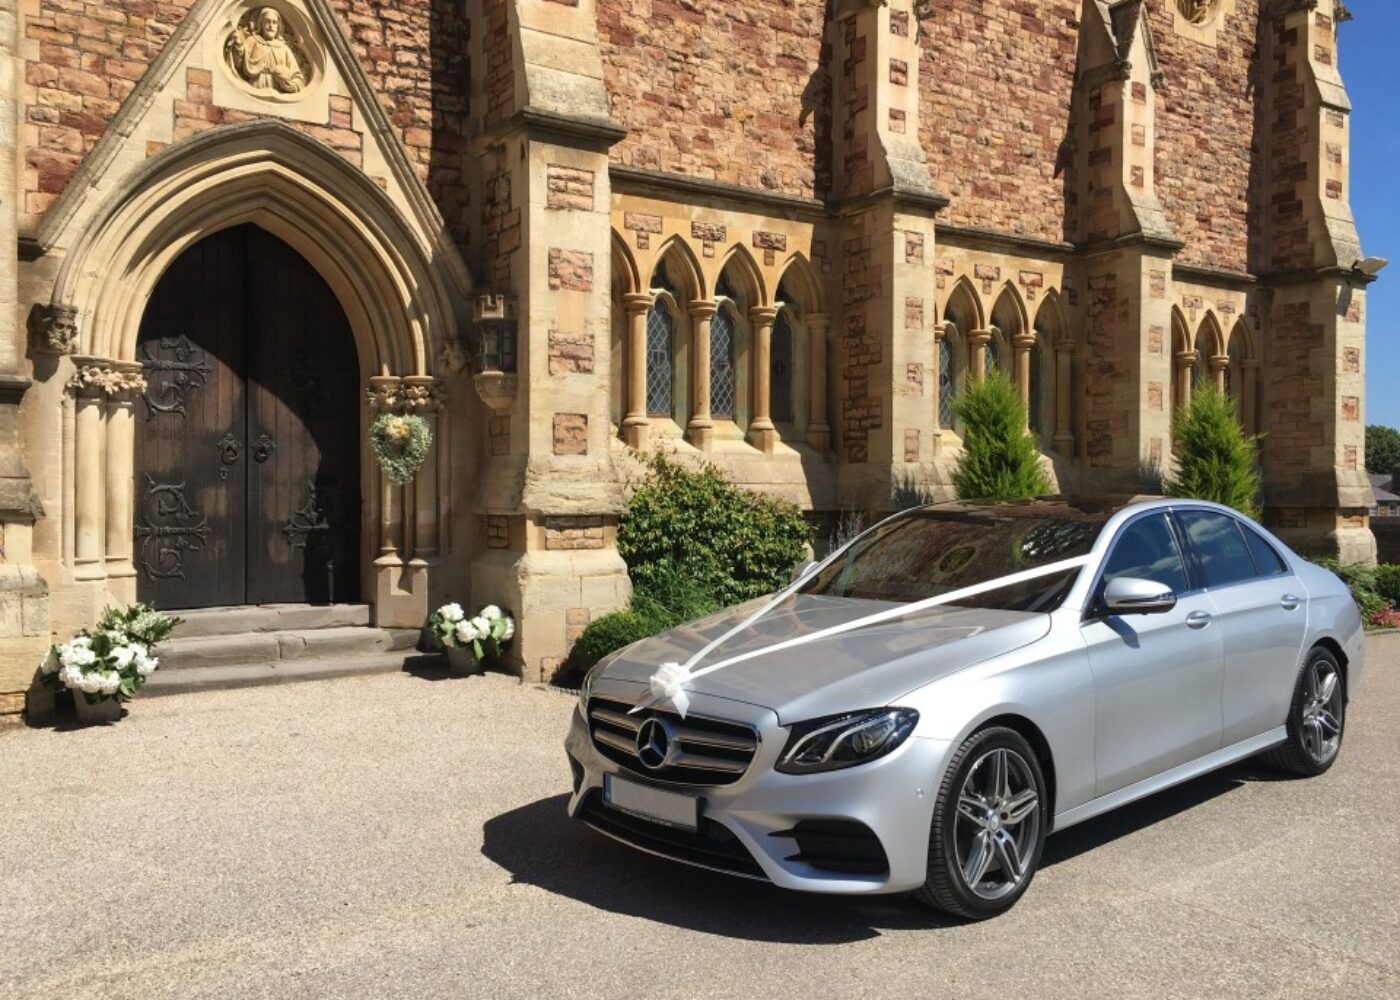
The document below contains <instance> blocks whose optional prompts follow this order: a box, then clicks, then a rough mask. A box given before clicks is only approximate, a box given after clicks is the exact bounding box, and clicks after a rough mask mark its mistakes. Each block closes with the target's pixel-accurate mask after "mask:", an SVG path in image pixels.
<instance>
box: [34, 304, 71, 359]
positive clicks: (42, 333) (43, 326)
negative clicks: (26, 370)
mask: <svg viewBox="0 0 1400 1000" xmlns="http://www.w3.org/2000/svg"><path fill="white" fill-rule="evenodd" d="M29 333H30V336H31V338H32V341H31V342H32V343H33V345H34V349H35V350H37V351H44V352H46V353H49V354H71V353H72V352H73V348H74V347H76V346H77V344H78V310H77V309H75V308H73V307H72V306H60V305H36V306H35V307H34V309H33V311H31V312H30V314H29Z"/></svg>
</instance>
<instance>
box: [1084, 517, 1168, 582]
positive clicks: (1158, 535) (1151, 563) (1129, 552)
mask: <svg viewBox="0 0 1400 1000" xmlns="http://www.w3.org/2000/svg"><path fill="white" fill-rule="evenodd" d="M1120 576H1127V577H1135V578H1137V579H1140V580H1151V581H1152V582H1153V583H1160V584H1162V585H1163V586H1164V587H1167V588H1169V589H1170V590H1171V591H1172V592H1173V593H1176V594H1179V593H1182V592H1183V591H1185V590H1186V589H1187V585H1186V567H1185V566H1184V565H1183V564H1182V561H1181V550H1180V549H1179V548H1177V544H1176V535H1174V534H1173V533H1172V529H1171V525H1170V524H1169V523H1167V518H1166V515H1165V514H1150V515H1148V516H1147V517H1140V518H1138V519H1137V520H1136V521H1134V522H1133V523H1132V524H1130V525H1128V526H1127V527H1126V528H1124V529H1123V531H1122V533H1121V534H1119V536H1118V538H1117V539H1115V540H1114V542H1113V551H1112V552H1110V553H1109V554H1108V561H1107V562H1106V563H1105V564H1104V571H1103V582H1104V583H1105V584H1107V583H1108V582H1109V581H1111V580H1115V579H1117V578H1118V577H1120Z"/></svg>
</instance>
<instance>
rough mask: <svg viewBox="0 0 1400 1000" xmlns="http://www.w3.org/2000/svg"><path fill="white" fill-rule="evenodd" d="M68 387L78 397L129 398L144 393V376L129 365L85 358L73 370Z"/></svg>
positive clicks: (137, 369)
mask: <svg viewBox="0 0 1400 1000" xmlns="http://www.w3.org/2000/svg"><path fill="white" fill-rule="evenodd" d="M68 387H69V388H70V389H72V390H73V392H74V394H75V395H79V396H88V397H92V396H107V397H109V398H111V399H122V398H131V397H134V396H138V395H140V394H141V393H143V392H145V391H146V376H145V375H143V374H141V370H140V369H139V368H135V367H133V366H130V365H120V364H115V363H113V362H110V361H102V360H98V359H92V358H85V359H83V363H81V364H79V365H78V367H77V368H76V369H75V370H74V372H73V377H72V378H71V379H69V381H68Z"/></svg>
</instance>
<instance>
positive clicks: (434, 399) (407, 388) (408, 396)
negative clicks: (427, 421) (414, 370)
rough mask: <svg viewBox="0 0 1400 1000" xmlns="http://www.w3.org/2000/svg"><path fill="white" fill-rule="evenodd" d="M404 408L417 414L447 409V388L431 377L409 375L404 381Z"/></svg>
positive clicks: (402, 395) (402, 394)
mask: <svg viewBox="0 0 1400 1000" xmlns="http://www.w3.org/2000/svg"><path fill="white" fill-rule="evenodd" d="M401 397H402V400H403V402H402V406H403V408H404V409H405V410H409V411H412V412H415V413H436V412H438V411H439V410H442V409H445V408H446V407H447V387H446V386H444V385H443V384H442V383H441V382H439V381H438V380H437V379H435V378H433V377H432V376H430V375H408V376H405V377H404V380H403V391H402V393H401Z"/></svg>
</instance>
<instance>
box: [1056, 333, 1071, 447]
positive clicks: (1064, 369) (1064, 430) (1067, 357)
mask: <svg viewBox="0 0 1400 1000" xmlns="http://www.w3.org/2000/svg"><path fill="white" fill-rule="evenodd" d="M1054 346H1055V450H1056V451H1057V452H1059V453H1060V454H1061V455H1066V456H1069V455H1073V454H1074V427H1073V424H1072V420H1073V412H1074V411H1073V405H1074V398H1073V396H1072V393H1073V391H1074V390H1073V377H1072V373H1073V371H1074V344H1072V343H1069V342H1066V341H1057V342H1056V343H1055V345H1054Z"/></svg>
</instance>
